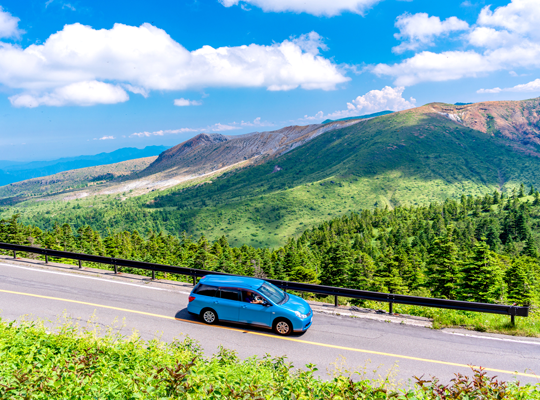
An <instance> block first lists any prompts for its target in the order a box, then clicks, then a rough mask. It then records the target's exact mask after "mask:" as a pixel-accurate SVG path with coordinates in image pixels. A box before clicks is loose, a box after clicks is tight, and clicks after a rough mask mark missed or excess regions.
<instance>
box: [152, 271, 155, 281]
mask: <svg viewBox="0 0 540 400" xmlns="http://www.w3.org/2000/svg"><path fill="white" fill-rule="evenodd" d="M152 280H153V281H155V280H156V271H154V270H152Z"/></svg>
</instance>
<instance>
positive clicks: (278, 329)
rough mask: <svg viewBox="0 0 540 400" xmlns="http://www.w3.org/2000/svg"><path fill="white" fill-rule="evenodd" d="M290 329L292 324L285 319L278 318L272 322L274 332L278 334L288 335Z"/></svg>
mask: <svg viewBox="0 0 540 400" xmlns="http://www.w3.org/2000/svg"><path fill="white" fill-rule="evenodd" d="M292 330H293V329H292V324H291V323H290V321H288V320H286V319H278V320H277V321H276V322H274V332H275V333H277V334H278V335H281V336H287V335H290V334H291V333H292Z"/></svg>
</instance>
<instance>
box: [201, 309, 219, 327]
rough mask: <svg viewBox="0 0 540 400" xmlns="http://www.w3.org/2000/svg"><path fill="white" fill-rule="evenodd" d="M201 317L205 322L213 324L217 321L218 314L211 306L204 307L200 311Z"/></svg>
mask: <svg viewBox="0 0 540 400" xmlns="http://www.w3.org/2000/svg"><path fill="white" fill-rule="evenodd" d="M201 319H202V320H203V322H204V323H205V324H209V325H213V324H215V323H216V322H217V321H218V316H217V314H216V312H215V311H214V310H212V309H211V308H205V309H204V310H202V311H201Z"/></svg>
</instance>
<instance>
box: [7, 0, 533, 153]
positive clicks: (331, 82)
mask: <svg viewBox="0 0 540 400" xmlns="http://www.w3.org/2000/svg"><path fill="white" fill-rule="evenodd" d="M0 7H1V10H0V160H45V159H53V158H59V157H64V156H76V155H81V154H95V153H99V152H103V151H112V150H115V149H118V148H121V147H139V148H141V147H144V146H148V145H155V144H160V145H174V144H177V143H180V142H182V141H184V140H186V139H188V138H189V137H192V136H194V135H196V134H197V133H199V132H219V133H222V134H229V135H234V134H241V133H246V132H252V131H262V130H272V129H278V128H281V127H283V126H287V125H292V124H301V125H305V124H308V123H317V122H320V121H322V120H323V119H326V118H339V117H345V116H353V115H362V114H367V113H372V112H376V111H380V110H385V109H392V110H401V109H406V108H410V107H413V106H419V105H423V104H425V103H429V102H433V101H443V102H448V103H455V102H476V101H486V100H502V99H510V100H514V99H515V100H518V99H525V98H532V97H537V96H540V79H539V78H540V74H539V69H540V24H538V21H539V20H540V2H539V1H538V0H512V1H495V0H494V1H474V0H465V1H464V0H459V1H446V2H434V1H425V0H412V1H397V0H333V1H328V0H310V1H309V2H306V1H305V0H246V1H238V0H198V1H192V0H186V1H170V0H168V1H165V0H154V1H152V2H142V1H133V0H131V1H122V0H116V1H110V0H109V1H102V0H92V1H90V0H39V1H33V0H25V1H20V0H17V1H15V0H9V1H6V0H3V1H2V0H0Z"/></svg>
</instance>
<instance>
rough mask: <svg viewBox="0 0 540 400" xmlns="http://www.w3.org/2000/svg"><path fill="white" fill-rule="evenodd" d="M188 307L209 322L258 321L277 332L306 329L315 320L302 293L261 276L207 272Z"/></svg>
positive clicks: (259, 324) (250, 323) (257, 323)
mask: <svg viewBox="0 0 540 400" xmlns="http://www.w3.org/2000/svg"><path fill="white" fill-rule="evenodd" d="M188 311H189V312H190V313H191V314H194V315H198V316H200V318H201V319H202V321H203V322H205V323H207V324H215V323H217V322H218V321H228V322H235V323H241V324H249V325H256V326H260V327H265V328H271V329H273V330H274V332H275V333H277V334H278V335H289V334H291V333H292V332H305V331H306V330H307V329H308V328H309V327H310V326H311V322H312V320H313V311H312V310H311V307H310V306H309V304H308V303H307V302H306V301H304V300H303V299H302V298H301V297H298V296H295V295H293V294H289V293H286V292H284V291H283V290H281V289H279V288H277V287H276V286H274V285H272V284H271V283H269V282H266V281H263V280H261V279H255V278H245V277H241V276H226V275H207V276H205V277H204V278H202V279H201V280H200V281H199V283H198V284H197V286H195V287H194V288H193V290H192V291H191V293H190V295H189V304H188Z"/></svg>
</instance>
